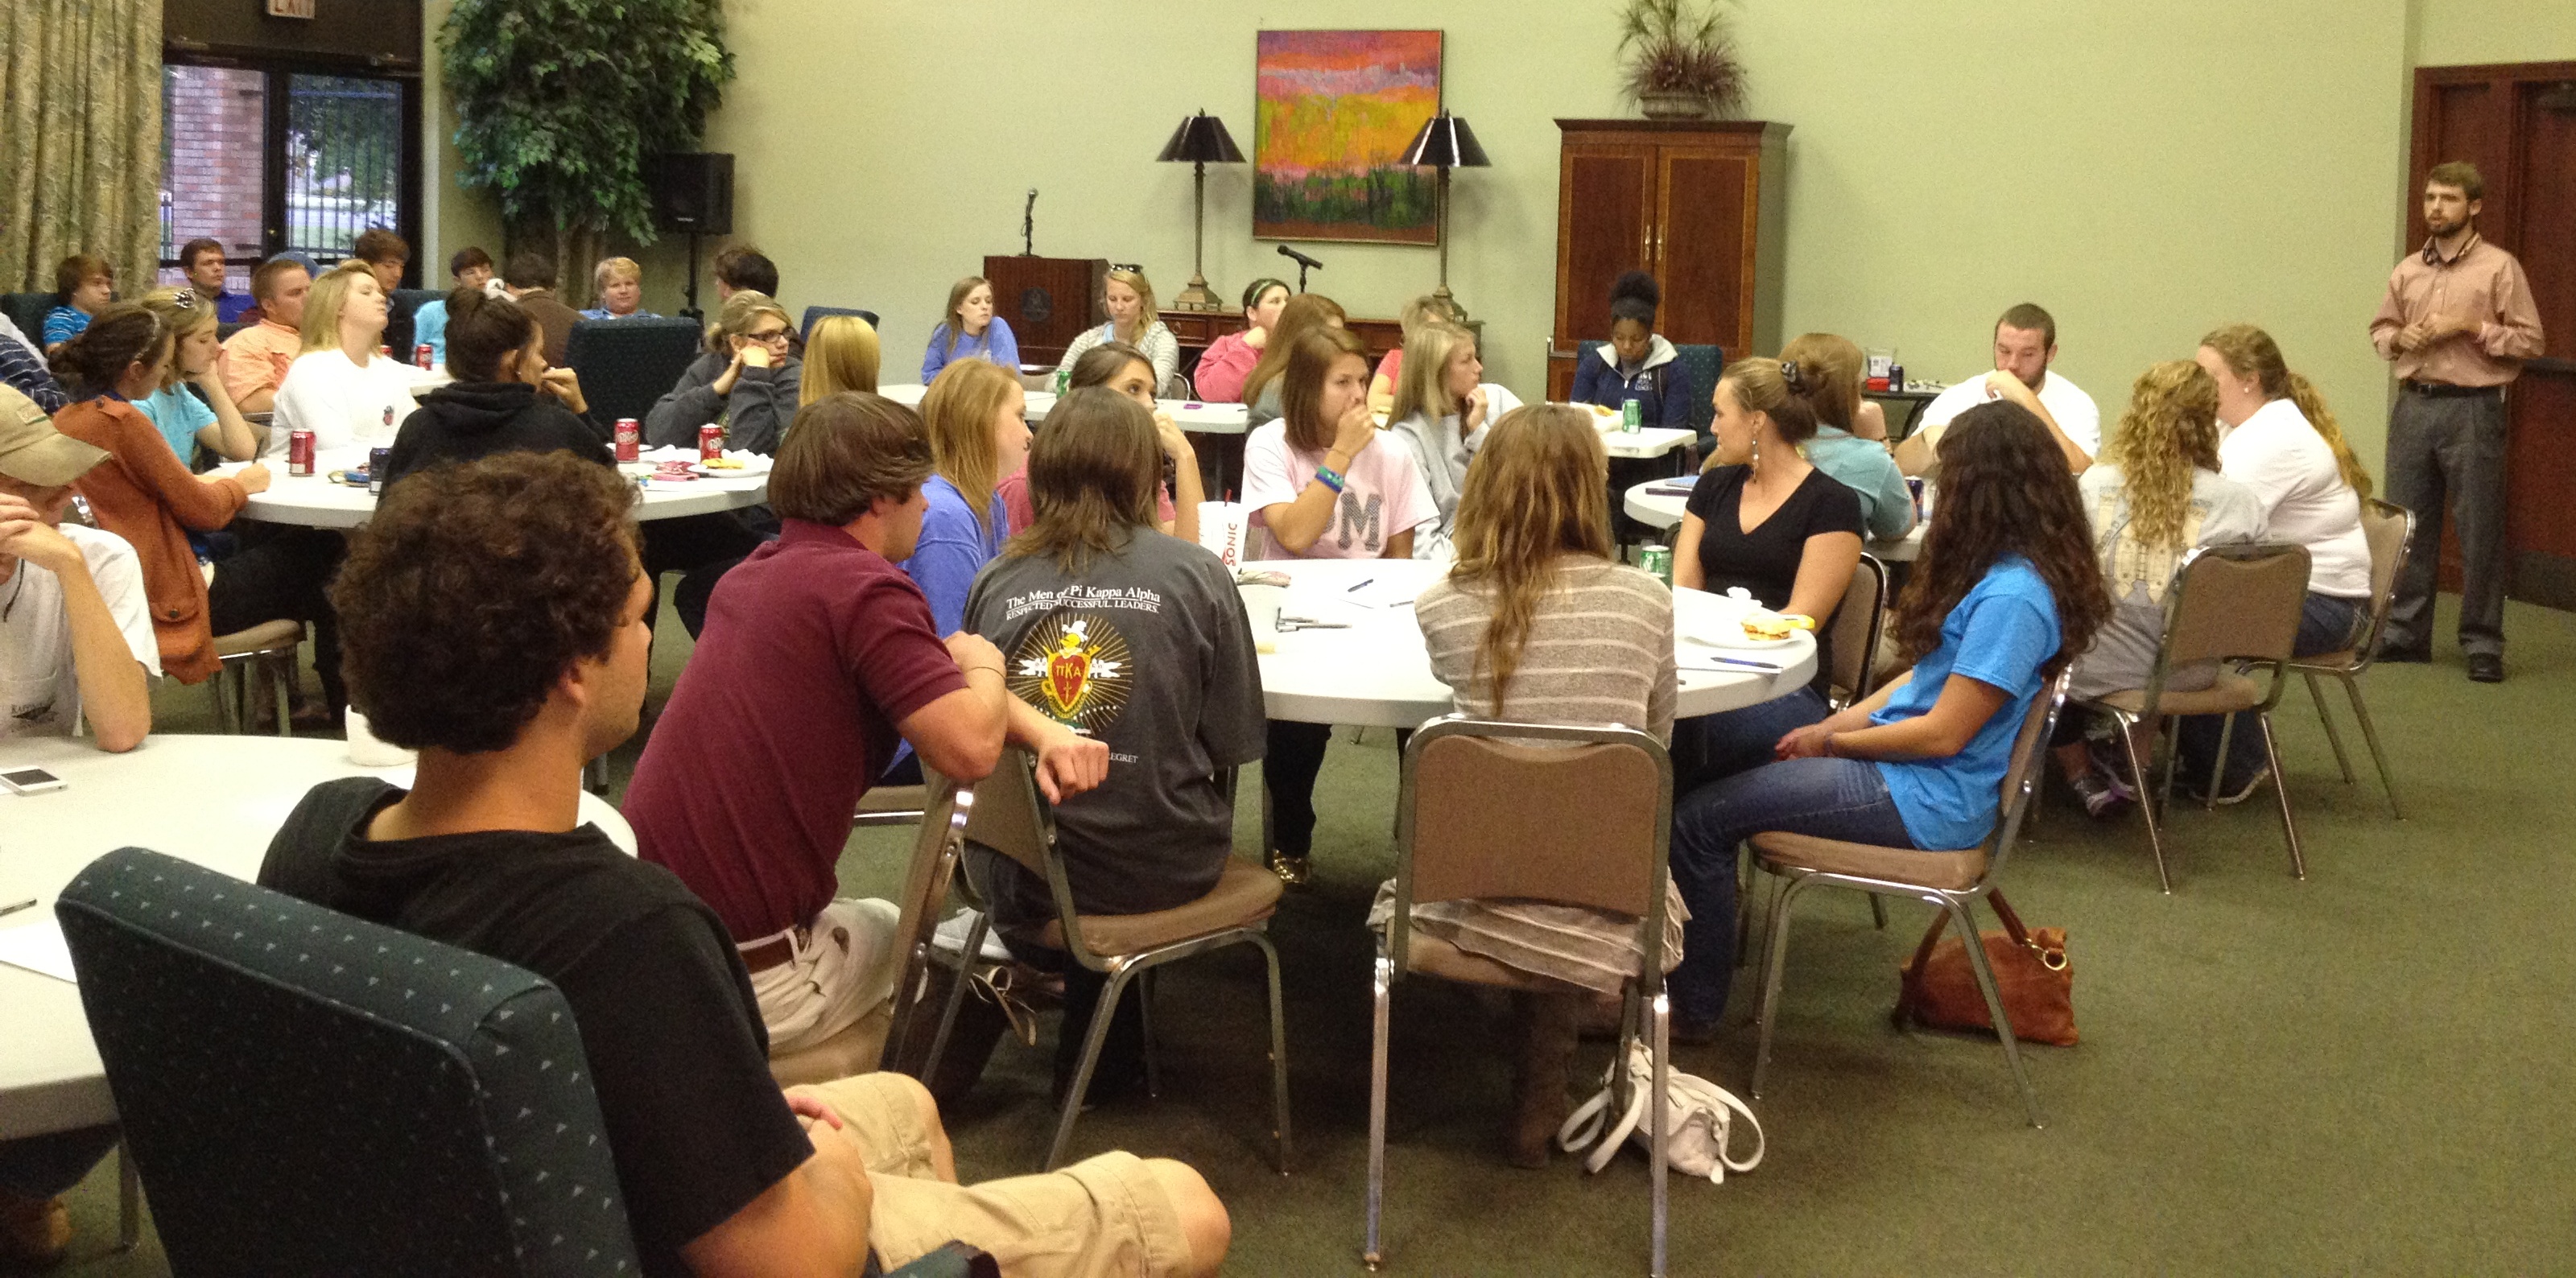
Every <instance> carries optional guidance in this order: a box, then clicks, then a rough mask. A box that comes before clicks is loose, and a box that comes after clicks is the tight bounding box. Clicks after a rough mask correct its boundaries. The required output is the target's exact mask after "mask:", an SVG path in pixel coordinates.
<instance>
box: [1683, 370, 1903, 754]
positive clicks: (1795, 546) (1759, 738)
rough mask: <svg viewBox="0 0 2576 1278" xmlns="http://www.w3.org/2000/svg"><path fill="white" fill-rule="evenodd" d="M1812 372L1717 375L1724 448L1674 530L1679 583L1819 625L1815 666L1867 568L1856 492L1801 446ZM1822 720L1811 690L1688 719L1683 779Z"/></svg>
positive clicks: (1811, 414) (1810, 428)
mask: <svg viewBox="0 0 2576 1278" xmlns="http://www.w3.org/2000/svg"><path fill="white" fill-rule="evenodd" d="M1807 385H1808V377H1807V373H1806V371H1805V370H1804V368H1803V367H1802V366H1800V365H1798V364H1794V363H1791V362H1789V361H1786V360H1773V359H1746V360H1738V361H1736V362H1735V363H1733V364H1729V365H1727V368H1726V372H1725V373H1724V374H1723V375H1721V376H1720V377H1719V378H1718V379H1717V391H1716V393H1715V400H1716V404H1717V420H1716V421H1715V422H1714V423H1713V424H1712V425H1713V433H1714V435H1715V437H1716V445H1715V447H1714V448H1713V449H1712V451H1711V452H1710V454H1709V459H1708V469H1707V470H1705V471H1703V472H1702V473H1701V475H1700V477H1699V482H1698V483H1697V484H1694V485H1693V486H1692V487H1691V496H1690V504H1689V505H1688V507H1687V508H1686V510H1685V513H1684V514H1683V515H1682V526H1681V531H1680V532H1679V533H1678V534H1676V535H1675V536H1674V538H1673V584H1674V585H1676V586H1686V587H1689V588H1690V589H1693V590H1706V591H1709V592H1711V593H1713V594H1721V595H1722V594H1725V593H1726V592H1728V591H1729V590H1735V589H1742V590H1744V591H1745V592H1746V593H1748V594H1750V595H1752V596H1753V599H1754V602H1756V603H1759V604H1761V605H1762V606H1763V607H1765V608H1769V609H1771V610H1773V611H1775V612H1780V613H1787V614H1791V615H1795V616H1801V617H1808V618H1811V619H1813V620H1814V621H1815V623H1816V639H1817V649H1816V669H1817V671H1818V673H1819V676H1820V678H1819V682H1822V679H1821V675H1822V674H1823V672H1825V671H1828V670H1830V669H1832V668H1833V663H1832V654H1831V653H1829V652H1828V651H1827V650H1826V648H1825V640H1826V637H1827V635H1828V633H1829V631H1830V626H1829V623H1830V621H1831V620H1832V618H1833V615H1834V610H1835V609H1836V608H1838V607H1840V606H1842V601H1843V592H1844V591H1846V590H1848V589H1850V588H1851V576H1852V572H1853V571H1854V570H1855V569H1857V568H1859V567H1860V534H1861V518H1860V499H1859V498H1858V497H1857V496H1854V495H1853V493H1852V490H1850V489H1849V488H1845V487H1843V486H1842V485H1841V484H1839V483H1837V482H1835V481H1834V479H1833V477H1832V476H1830V475H1827V474H1826V473H1824V472H1823V471H1821V470H1818V469H1816V468H1815V467H1814V466H1812V465H1810V464H1808V462H1807V459H1806V458H1804V457H1802V456H1800V455H1799V454H1798V446H1799V445H1801V444H1804V443H1806V442H1807V441H1808V440H1809V439H1812V438H1814V437H1815V433H1816V414H1815V409H1814V408H1813V407H1812V406H1810V405H1809V403H1808V401H1807V399H1806V398H1805V396H1804V394H1803V392H1804V390H1805V389H1806V387H1807ZM1824 717H1825V699H1824V697H1823V695H1822V694H1820V693H1819V692H1818V691H1817V690H1816V689H1815V688H1813V687H1807V688H1801V689H1799V690H1798V691H1796V692H1793V693H1790V694H1789V695H1788V696H1785V697H1775V698H1773V699H1772V700H1769V701H1764V702H1758V703H1756V704H1754V705H1749V706H1745V707H1744V708H1742V709H1739V710H1729V711H1727V712H1725V713H1724V714H1713V715H1708V716H1706V717H1703V718H1699V719H1694V720H1691V721H1690V722H1689V723H1688V724H1687V725H1686V726H1685V727H1684V728H1683V729H1682V731H1681V733H1680V738H1681V743H1680V754H1681V756H1682V758H1681V759H1679V760H1677V761H1676V762H1675V765H1674V766H1675V770H1676V772H1677V773H1678V774H1679V775H1680V778H1681V780H1679V781H1677V782H1676V784H1682V783H1683V782H1693V781H1699V780H1703V779H1706V778H1708V777H1721V776H1731V775H1733V774H1735V773H1738V772H1742V771H1745V770H1746V769H1748V768H1757V767H1760V766H1762V765H1763V764H1764V763H1767V762H1769V761H1770V759H1771V745H1772V743H1773V742H1775V741H1778V740H1779V739H1780V734H1781V733H1784V732H1787V731H1789V730H1790V729H1792V728H1797V727H1802V726H1805V725H1807V724H1811V723H1814V722H1816V721H1817V720H1819V719H1822V718H1824Z"/></svg>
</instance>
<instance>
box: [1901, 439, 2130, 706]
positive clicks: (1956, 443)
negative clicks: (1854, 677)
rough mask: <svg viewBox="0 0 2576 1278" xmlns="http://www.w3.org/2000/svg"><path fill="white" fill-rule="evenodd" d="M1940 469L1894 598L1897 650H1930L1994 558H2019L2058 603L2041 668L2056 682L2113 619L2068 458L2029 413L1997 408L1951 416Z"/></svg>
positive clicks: (1911, 655) (1915, 654)
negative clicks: (2051, 650)
mask: <svg viewBox="0 0 2576 1278" xmlns="http://www.w3.org/2000/svg"><path fill="white" fill-rule="evenodd" d="M1940 463H1941V491H1940V500H1939V501H1938V502H1936V503H1935V504H1934V505H1933V507H1932V523H1931V526H1930V527H1929V528H1927V529H1925V530H1924V533H1923V553H1922V555H1921V557H1920V558H1919V559H1918V560H1917V561H1916V563H1915V565H1914V575H1913V579H1912V580H1910V581H1908V582H1906V584H1905V593H1904V594H1903V595H1902V596H1901V597H1899V598H1898V599H1897V601H1896V616H1895V628H1894V633H1895V635H1896V640H1897V644H1898V646H1899V647H1900V648H1901V649H1902V650H1903V652H1904V654H1905V656H1906V657H1907V658H1908V659H1917V658H1920V657H1922V656H1923V654H1925V653H1927V652H1930V651H1932V649H1934V648H1935V647H1938V646H1939V645H1940V642H1941V622H1942V621H1943V620H1944V619H1945V618H1947V617H1948V616H1949V615H1950V610H1951V609H1953V608H1956V607H1958V606H1959V601H1960V600H1961V599H1964V598H1966V597H1967V594H1968V591H1969V590H1971V589H1973V588H1975V586H1976V584H1977V582H1978V581H1979V580H1981V579H1983V578H1984V577H1985V575H1986V570H1987V569H1988V568H1991V567H1993V566H1994V564H1995V561H1996V560H1998V559H2001V558H2003V557H2004V556H2006V555H2020V556H2021V557H2022V558H2024V559H2027V560H2029V561H2030V563H2031V566H2032V567H2033V568H2035V569H2037V570H2038V571H2039V576H2040V579H2041V580H2042V581H2045V582H2047V583H2048V591H2049V593H2050V594H2051V595H2053V596H2055V597H2056V600H2057V626H2058V643H2057V653H2056V655H2054V656H2052V657H2050V658H2049V659H2048V662H2047V664H2045V665H2043V666H2041V667H2040V672H2041V674H2042V675H2044V676H2046V677H2050V678H2054V677H2056V674H2057V672H2058V671H2060V670H2062V669H2065V668H2066V663H2067V662H2069V661H2072V660H2074V659H2075V658H2076V657H2077V656H2078V655H2080V654H2082V653H2083V652H2084V650H2085V649H2087V648H2090V647H2092V646H2093V633H2094V632H2095V631H2096V630H2099V629H2101V627H2102V623H2103V622H2104V621H2106V620H2108V619H2109V618H2110V616H2111V595H2110V592H2109V591H2108V590H2105V589H2104V588H2103V586H2102V566H2101V565H2100V564H2099V563H2097V562H2096V561H2095V560H2094V558H2093V533H2092V526H2091V524H2090V523H2088V522H2087V521H2086V518H2085V514H2084V498H2083V496H2082V494H2081V492H2080V491H2079V490H2078V489H2077V488H2076V486H2075V477H2074V476H2073V475H2071V474H2068V473H2067V470H2066V454H2065V453H2064V452H2063V451H2061V450H2059V448H2058V447H2057V443H2056V441H2055V440H2054V439H2053V438H2051V437H2050V435H2049V433H2048V427H2046V426H2045V425H2042V424H2041V423H2040V420H2039V418H2037V417H2035V416H2033V415H2032V414H2031V412H2030V410H2028V409H2026V408H2023V407H2022V406H2020V405H2018V404H2008V403H2002V402H1996V403H1990V404H1980V405H1978V406H1977V407H1975V408H1971V409H1969V410H1968V411H1966V412H1964V413H1961V414H1959V417H1958V420H1956V421H1954V422H1952V423H1951V424H1950V432H1949V433H1948V434H1946V435H1944V436H1942V437H1941V445H1940Z"/></svg>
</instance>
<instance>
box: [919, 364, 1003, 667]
mask: <svg viewBox="0 0 2576 1278" xmlns="http://www.w3.org/2000/svg"><path fill="white" fill-rule="evenodd" d="M1027 414H1028V396H1027V394H1026V393H1025V392H1023V391H1022V390H1021V389H1020V377H1019V374H1017V373H1014V372H1010V371H1008V370H1006V369H1004V368H1002V367H1001V366H1000V365H998V364H993V363H989V362H987V361H984V360H960V361H958V362H957V363H954V364H951V365H949V366H948V367H947V368H946V369H943V370H941V372H940V374H939V378H938V380H936V381H934V382H932V383H931V384H930V390H929V392H928V393H926V394H924V395H923V396H922V397H921V422H922V425H923V426H924V427H926V428H927V429H928V430H929V433H930V464H931V467H932V473H931V476H930V478H929V479H928V480H927V481H924V482H923V484H922V485H921V495H922V500H923V502H924V503H925V507H924V509H923V511H922V516H921V536H920V539H919V540H918V541H917V542H915V543H914V550H913V552H912V557H911V558H909V559H906V560H904V561H903V562H902V563H900V564H897V565H896V566H897V567H899V568H901V569H903V571H904V573H905V574H906V575H907V576H910V577H911V578H912V584H914V585H916V586H919V587H921V593H922V595H923V596H924V597H926V598H928V599H929V600H930V620H931V623H932V624H933V625H934V626H935V627H936V628H937V629H938V631H939V633H940V634H942V635H953V634H955V633H957V632H958V631H959V630H962V629H964V628H965V624H964V619H965V615H966V592H967V590H968V589H969V588H971V587H972V586H973V585H974V584H975V574H976V573H978V572H981V571H982V570H983V568H984V565H985V563H987V562H988V561H990V560H991V559H992V558H993V556H995V555H997V554H999V553H1001V549H1002V541H1003V539H1004V538H1005V537H1006V536H1008V535H1009V534H1008V522H1007V519H1006V516H1005V515H1004V513H1003V510H1002V498H1001V494H999V493H996V492H995V491H993V490H994V486H995V485H996V484H998V483H999V482H1000V481H1001V477H1002V476H1004V475H1007V474H1010V473H1011V472H1013V471H1016V470H1018V469H1020V466H1021V464H1022V463H1023V462H1024V461H1026V460H1027V458H1028V455H1029V424H1028V420H1027Z"/></svg>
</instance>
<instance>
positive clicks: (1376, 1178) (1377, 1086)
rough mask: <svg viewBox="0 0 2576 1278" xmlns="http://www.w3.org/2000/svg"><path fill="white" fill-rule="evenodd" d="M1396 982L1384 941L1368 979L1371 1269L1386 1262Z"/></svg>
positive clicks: (1366, 1256) (1366, 1257)
mask: <svg viewBox="0 0 2576 1278" xmlns="http://www.w3.org/2000/svg"><path fill="white" fill-rule="evenodd" d="M1394 983H1395V963H1394V960H1393V959H1391V958H1389V957H1388V955H1387V952H1386V949H1385V943H1384V942H1383V941H1381V942H1379V948H1378V952H1377V963H1376V965H1375V967H1374V968H1372V969H1371V975H1370V978H1369V997H1370V1000H1371V1005H1370V1012H1369V1025H1370V1030H1369V1117H1368V1241H1367V1243H1366V1244H1365V1245H1363V1246H1362V1247H1361V1249H1360V1263H1361V1264H1363V1265H1366V1266H1368V1267H1369V1269H1370V1271H1371V1272H1375V1271H1376V1269H1377V1267H1378V1266H1379V1265H1381V1264H1384V1263H1386V1254H1385V1252H1384V1251H1383V1250H1382V1249H1381V1248H1380V1247H1379V1246H1378V1219H1379V1214H1380V1209H1381V1208H1383V1207H1384V1206H1385V1205H1386V1010H1387V996H1388V994H1389V992H1390V990H1391V988H1392V987H1393V985H1394Z"/></svg>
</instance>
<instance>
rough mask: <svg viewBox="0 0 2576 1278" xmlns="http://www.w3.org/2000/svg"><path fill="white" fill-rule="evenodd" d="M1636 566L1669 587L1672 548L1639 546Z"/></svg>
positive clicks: (1630, 401) (1671, 571)
mask: <svg viewBox="0 0 2576 1278" xmlns="http://www.w3.org/2000/svg"><path fill="white" fill-rule="evenodd" d="M1628 402H1629V403H1631V404H1634V403H1636V402H1637V401H1635V400H1633V399H1632V400H1629V401H1628ZM1637 566H1638V567H1640V568H1643V569H1645V570H1646V571H1647V572H1650V573H1653V574H1654V575H1655V576H1656V578H1657V579H1659V580H1661V581H1662V582H1663V583H1664V584H1665V585H1667V586H1669V585H1671V584H1673V548H1672V547H1670V546H1640V547H1638V548H1637Z"/></svg>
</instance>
